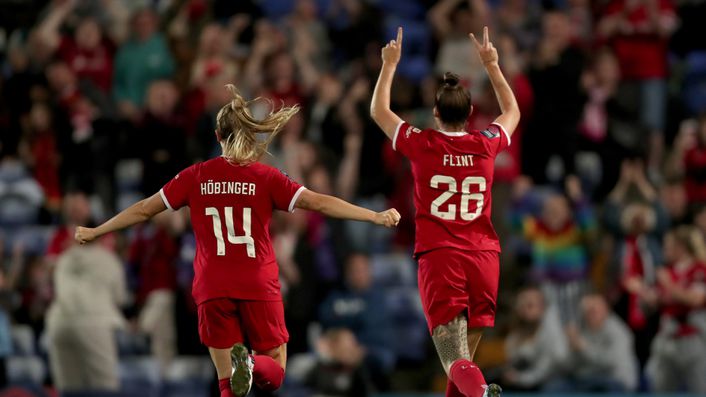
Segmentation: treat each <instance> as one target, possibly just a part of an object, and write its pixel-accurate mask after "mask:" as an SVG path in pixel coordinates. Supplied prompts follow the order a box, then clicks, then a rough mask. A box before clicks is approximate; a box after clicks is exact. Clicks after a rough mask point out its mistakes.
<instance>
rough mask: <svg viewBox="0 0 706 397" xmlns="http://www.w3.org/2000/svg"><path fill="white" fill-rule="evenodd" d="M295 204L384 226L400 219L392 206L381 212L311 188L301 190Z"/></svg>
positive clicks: (340, 217)
mask: <svg viewBox="0 0 706 397" xmlns="http://www.w3.org/2000/svg"><path fill="white" fill-rule="evenodd" d="M295 206H296V207H297V208H301V209H304V210H311V211H316V212H320V213H322V214H324V215H326V216H329V217H331V218H338V219H350V220H353V221H362V222H370V223H374V224H376V225H380V226H385V227H393V226H397V224H398V223H399V221H400V214H399V212H397V210H396V209H394V208H391V209H389V210H386V211H383V212H374V211H371V210H369V209H366V208H362V207H358V206H357V205H353V204H351V203H349V202H347V201H344V200H341V199H340V198H338V197H333V196H329V195H326V194H320V193H316V192H312V191H311V190H304V191H302V194H301V195H300V196H299V199H297V202H296V204H295Z"/></svg>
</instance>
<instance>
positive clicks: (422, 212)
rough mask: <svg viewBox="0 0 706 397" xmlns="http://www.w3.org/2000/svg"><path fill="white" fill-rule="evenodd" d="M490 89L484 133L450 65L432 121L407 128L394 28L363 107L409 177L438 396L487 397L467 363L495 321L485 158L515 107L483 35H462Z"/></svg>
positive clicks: (489, 174) (493, 388)
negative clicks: (399, 105)
mask: <svg viewBox="0 0 706 397" xmlns="http://www.w3.org/2000/svg"><path fill="white" fill-rule="evenodd" d="M470 38H471V40H473V43H474V45H475V48H476V50H477V51H478V55H479V56H480V60H481V61H482V62H483V65H484V66H485V70H486V72H487V73H488V77H489V78H490V82H491V84H492V86H493V89H494V90H495V94H496V96H497V99H498V102H499V104H500V110H501V112H502V114H501V115H500V116H499V117H498V118H497V119H495V121H494V122H493V123H491V124H490V125H489V126H488V127H487V128H486V129H485V130H483V131H471V130H467V129H466V128H465V125H466V121H467V119H468V117H469V116H470V114H471V112H472V111H473V106H472V105H471V96H470V94H469V92H468V91H467V90H466V89H465V88H463V87H462V86H461V85H460V84H459V78H458V76H456V75H453V74H451V73H446V74H445V75H444V81H443V83H442V85H441V87H440V88H439V90H438V91H437V93H436V98H435V106H434V110H433V112H434V120H435V122H436V129H424V130H420V129H418V128H415V127H413V126H411V125H409V124H407V123H406V122H404V121H403V120H402V119H400V118H399V117H398V116H397V115H396V114H395V113H394V112H392V111H391V110H390V89H391V86H392V79H393V77H394V74H395V69H396V67H397V64H398V63H399V61H400V57H401V54H402V28H399V29H398V31H397V39H396V40H392V41H390V42H389V43H388V44H387V45H386V46H385V47H384V48H383V49H382V61H383V64H382V70H381V71H380V77H379V78H378V81H377V85H376V86H375V92H374V93H373V100H372V104H371V106H370V114H371V116H372V118H373V119H374V120H375V122H376V123H377V124H378V126H379V127H380V128H381V129H382V130H383V131H384V132H385V134H386V135H387V136H388V137H389V138H390V139H392V147H393V149H395V150H397V151H398V152H400V153H402V154H403V155H404V156H405V157H407V158H408V159H409V160H410V162H411V165H412V173H413V175H414V183H415V189H414V203H415V207H416V209H417V213H416V219H415V223H416V230H417V232H416V244H415V249H414V251H415V257H416V258H417V260H418V262H419V270H418V271H419V292H420V294H421V298H422V304H423V306H424V311H425V314H426V317H427V322H428V325H429V331H430V332H431V335H432V339H433V341H434V345H435V346H436V350H437V352H438V354H439V358H440V359H441V363H442V365H443V367H444V370H445V371H446V373H447V375H448V376H449V384H448V386H447V392H446V395H447V396H466V397H481V396H490V397H495V396H498V395H500V388H499V387H498V386H497V385H490V386H488V385H486V383H485V380H484V379H483V374H482V373H481V372H480V370H479V369H478V367H477V366H476V365H475V364H474V363H473V362H472V360H473V355H474V353H475V350H476V347H477V346H478V342H479V341H480V337H481V333H482V328H483V327H491V326H493V325H494V321H495V307H496V299H497V292H498V279H499V275H500V273H499V267H500V264H499V258H498V254H499V251H500V244H499V242H498V237H497V235H496V234H495V230H494V229H493V225H492V224H491V222H490V206H491V196H490V190H491V186H492V185H493V166H494V162H495V157H496V156H497V154H498V153H499V152H500V151H502V150H503V149H505V148H506V147H507V146H508V145H509V144H510V136H511V134H512V132H513V130H514V129H515V127H517V124H518V122H519V121H520V110H519V108H518V105H517V101H516V100H515V96H514V95H513V93H512V90H511V89H510V86H509V85H508V83H507V81H506V80H505V77H504V76H503V74H502V72H501V70H500V66H499V65H498V52H497V51H496V50H495V47H494V46H493V44H492V43H491V42H490V39H489V37H488V28H487V27H486V28H485V29H484V32H483V43H482V44H481V43H479V42H478V41H477V40H476V38H475V36H473V34H471V35H470Z"/></svg>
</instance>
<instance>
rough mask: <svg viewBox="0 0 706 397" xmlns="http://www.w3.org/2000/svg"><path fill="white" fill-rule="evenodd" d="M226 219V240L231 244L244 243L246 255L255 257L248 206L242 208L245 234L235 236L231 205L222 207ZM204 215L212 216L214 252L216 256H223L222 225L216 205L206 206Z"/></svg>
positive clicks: (224, 244) (224, 245)
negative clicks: (214, 238) (214, 240)
mask: <svg viewBox="0 0 706 397" xmlns="http://www.w3.org/2000/svg"><path fill="white" fill-rule="evenodd" d="M223 212H224V214H223V215H224V217H225V220H226V230H227V231H228V242H229V243H231V244H245V246H246V247H247V251H248V257H250V258H254V257H255V240H254V239H253V238H252V235H251V232H250V230H251V212H252V210H251V209H250V208H247V207H245V208H243V232H244V233H245V235H243V236H236V235H235V227H234V225H233V207H225V208H224V209H223ZM206 215H209V216H211V217H213V234H214V235H215V236H216V253H217V254H218V256H225V254H226V243H225V240H224V239H223V227H222V225H221V214H220V212H219V211H218V208H216V207H208V208H206Z"/></svg>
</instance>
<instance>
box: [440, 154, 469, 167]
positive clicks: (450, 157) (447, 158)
mask: <svg viewBox="0 0 706 397" xmlns="http://www.w3.org/2000/svg"><path fill="white" fill-rule="evenodd" d="M444 166H445V167H473V155H472V154H464V155H462V156H457V155H454V154H445V155H444Z"/></svg>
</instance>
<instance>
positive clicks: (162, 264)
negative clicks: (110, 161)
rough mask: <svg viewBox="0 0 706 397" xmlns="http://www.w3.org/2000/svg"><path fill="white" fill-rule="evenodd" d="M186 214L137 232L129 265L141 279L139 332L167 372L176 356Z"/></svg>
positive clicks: (166, 215) (168, 217) (159, 219)
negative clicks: (178, 288) (179, 267)
mask: <svg viewBox="0 0 706 397" xmlns="http://www.w3.org/2000/svg"><path fill="white" fill-rule="evenodd" d="M184 221H185V219H184V217H183V214H182V213H180V212H174V213H163V214H160V215H158V216H156V217H155V218H153V222H152V223H151V224H149V225H145V226H144V227H140V228H139V229H138V230H137V233H136V235H135V239H134V240H133V241H132V243H131V244H130V253H129V262H130V264H131V265H132V266H133V267H135V273H136V275H137V279H138V280H139V282H138V283H139V284H138V287H137V288H138V290H137V304H138V305H140V306H141V311H140V315H139V319H138V324H139V327H140V329H141V330H142V331H143V332H145V333H147V334H148V335H149V336H150V342H151V351H152V356H154V358H155V359H157V362H158V363H159V364H160V365H161V369H162V371H164V370H166V368H167V367H168V365H169V363H170V362H171V360H172V358H174V356H175V355H176V338H177V337H176V322H175V316H174V315H175V310H176V308H175V301H176V298H175V291H176V282H177V280H176V278H177V275H176V271H177V269H176V262H177V261H178V259H179V253H180V252H179V250H180V246H179V238H180V234H181V233H182V232H183V231H184V228H185V227H186V225H185V224H184Z"/></svg>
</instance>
